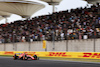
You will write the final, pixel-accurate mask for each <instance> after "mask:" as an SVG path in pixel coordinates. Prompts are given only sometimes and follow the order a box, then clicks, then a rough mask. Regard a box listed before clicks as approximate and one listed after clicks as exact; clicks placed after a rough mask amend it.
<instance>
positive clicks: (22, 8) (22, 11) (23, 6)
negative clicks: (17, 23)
mask: <svg viewBox="0 0 100 67" xmlns="http://www.w3.org/2000/svg"><path fill="white" fill-rule="evenodd" d="M44 7H45V5H43V4H41V3H37V2H34V1H0V10H1V11H5V12H9V13H13V14H18V15H20V16H22V17H23V18H26V17H30V16H32V15H33V14H34V13H35V12H37V11H38V10H40V9H42V8H44Z"/></svg>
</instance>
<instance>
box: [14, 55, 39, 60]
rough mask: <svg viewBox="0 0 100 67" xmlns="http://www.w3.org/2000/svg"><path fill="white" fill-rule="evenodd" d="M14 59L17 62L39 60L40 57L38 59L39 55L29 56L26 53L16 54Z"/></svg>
mask: <svg viewBox="0 0 100 67" xmlns="http://www.w3.org/2000/svg"><path fill="white" fill-rule="evenodd" d="M13 59H14V60H17V59H20V60H39V57H37V55H34V56H31V55H28V54H26V53H21V54H20V53H16V54H15V55H14V56H13Z"/></svg>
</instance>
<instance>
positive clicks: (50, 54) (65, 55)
mask: <svg viewBox="0 0 100 67" xmlns="http://www.w3.org/2000/svg"><path fill="white" fill-rule="evenodd" d="M24 52H25V53H27V54H29V55H32V56H33V55H35V54H36V55H37V56H39V57H60V58H84V59H100V52H33V51H0V55H14V54H15V53H24Z"/></svg>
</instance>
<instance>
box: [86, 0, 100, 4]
mask: <svg viewBox="0 0 100 67" xmlns="http://www.w3.org/2000/svg"><path fill="white" fill-rule="evenodd" d="M84 1H87V2H88V3H89V4H96V3H97V2H99V3H100V0H84Z"/></svg>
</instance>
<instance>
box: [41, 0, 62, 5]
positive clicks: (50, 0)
mask: <svg viewBox="0 0 100 67" xmlns="http://www.w3.org/2000/svg"><path fill="white" fill-rule="evenodd" d="M41 1H45V2H47V3H48V4H49V5H59V3H60V2H61V1H62V0H41Z"/></svg>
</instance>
